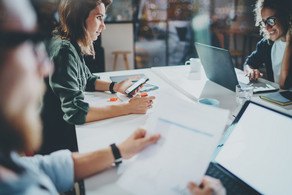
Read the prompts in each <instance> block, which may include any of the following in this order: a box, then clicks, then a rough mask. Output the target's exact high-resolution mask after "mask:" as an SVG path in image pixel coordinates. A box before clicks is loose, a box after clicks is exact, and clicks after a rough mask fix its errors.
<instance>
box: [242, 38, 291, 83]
mask: <svg viewBox="0 0 292 195" xmlns="http://www.w3.org/2000/svg"><path fill="white" fill-rule="evenodd" d="M272 46H273V42H271V41H270V43H268V40H265V39H262V40H261V41H259V42H258V44H257V47H256V50H255V51H254V52H252V53H251V55H250V56H248V57H247V59H246V61H245V63H244V66H246V65H250V66H252V67H253V68H256V69H258V68H261V67H265V68H266V71H267V79H268V80H270V81H272V82H274V72H273V68H272V59H271V50H272ZM284 86H285V88H291V87H292V67H290V70H289V74H288V76H287V79H286V81H285V84H284Z"/></svg>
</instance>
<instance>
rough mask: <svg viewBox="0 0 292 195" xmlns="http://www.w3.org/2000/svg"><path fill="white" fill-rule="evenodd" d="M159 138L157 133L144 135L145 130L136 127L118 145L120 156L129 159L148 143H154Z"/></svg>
mask: <svg viewBox="0 0 292 195" xmlns="http://www.w3.org/2000/svg"><path fill="white" fill-rule="evenodd" d="M159 139H160V135H159V134H154V135H150V136H146V130H144V129H140V128H139V129H137V130H136V131H135V132H134V133H133V134H132V135H131V136H130V137H128V138H127V139H126V140H125V141H124V142H123V143H121V144H120V145H118V148H119V150H120V152H121V155H122V158H124V159H129V158H131V157H133V156H134V155H136V154H138V153H139V152H140V151H142V150H143V149H144V148H146V147H147V146H148V145H150V144H154V143H156V142H157V141H158V140H159Z"/></svg>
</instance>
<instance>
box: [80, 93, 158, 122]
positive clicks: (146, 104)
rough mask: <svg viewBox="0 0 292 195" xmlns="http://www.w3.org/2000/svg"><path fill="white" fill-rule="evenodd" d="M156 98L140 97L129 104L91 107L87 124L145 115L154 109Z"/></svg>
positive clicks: (87, 116)
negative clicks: (119, 117) (128, 115)
mask: <svg viewBox="0 0 292 195" xmlns="http://www.w3.org/2000/svg"><path fill="white" fill-rule="evenodd" d="M154 99H155V97H154V96H149V97H141V96H140V95H137V96H135V97H134V98H132V99H131V100H130V101H129V102H128V103H124V104H117V105H106V106H99V107H97V106H90V107H89V111H88V113H87V115H86V119H85V121H86V122H92V121H97V120H102V119H107V118H112V117H117V116H122V115H127V114H145V113H146V112H147V110H148V109H150V108H152V104H153V101H152V100H154Z"/></svg>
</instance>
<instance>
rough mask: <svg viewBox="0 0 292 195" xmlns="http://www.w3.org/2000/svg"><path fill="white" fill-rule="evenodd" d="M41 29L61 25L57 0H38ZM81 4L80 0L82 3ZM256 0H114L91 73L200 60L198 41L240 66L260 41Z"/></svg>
mask: <svg viewBox="0 0 292 195" xmlns="http://www.w3.org/2000/svg"><path fill="white" fill-rule="evenodd" d="M35 1H36V2H37V3H36V4H37V6H36V7H37V10H38V13H39V15H40V16H41V18H42V20H41V22H40V23H41V24H40V26H41V28H43V29H46V28H47V29H48V28H49V30H52V29H53V28H54V27H55V26H57V25H58V15H57V13H56V12H57V6H58V3H59V0H35ZM80 1H82V0H80ZM255 1H256V0H113V3H112V5H111V6H110V7H109V9H108V10H107V13H106V16H105V22H106V30H104V31H103V32H102V35H101V36H100V37H99V38H98V40H97V41H96V42H95V50H96V54H97V56H96V58H95V59H93V58H92V57H87V58H86V61H87V64H88V66H89V68H90V69H91V71H92V72H104V71H112V70H113V65H114V63H115V56H116V55H115V54H113V52H115V51H122V52H123V51H125V52H127V54H125V56H126V61H127V62H125V59H124V58H123V55H122V54H121V55H117V56H116V57H117V61H116V64H117V70H123V69H126V66H125V63H128V65H129V67H130V69H137V68H149V67H154V66H172V65H183V64H184V63H185V61H186V60H188V59H189V58H196V57H198V56H197V53H196V50H195V47H194V42H200V43H206V44H209V45H213V46H216V47H221V48H224V49H228V50H229V51H230V53H231V55H232V58H233V60H234V65H235V66H236V67H237V68H242V65H243V63H244V60H245V58H246V57H247V56H248V55H249V54H250V53H251V52H252V51H253V50H254V49H255V46H256V43H257V42H258V41H259V40H260V39H261V37H260V36H259V30H258V29H256V28H255V27H254V14H253V9H254V4H255Z"/></svg>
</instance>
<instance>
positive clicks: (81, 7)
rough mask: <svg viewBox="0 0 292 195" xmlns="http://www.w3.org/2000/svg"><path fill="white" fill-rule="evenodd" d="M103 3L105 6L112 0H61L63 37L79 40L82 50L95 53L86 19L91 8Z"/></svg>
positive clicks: (60, 29) (61, 33)
mask: <svg viewBox="0 0 292 195" xmlns="http://www.w3.org/2000/svg"><path fill="white" fill-rule="evenodd" d="M101 3H103V4H104V5H105V8H106V9H107V8H108V6H109V5H110V4H111V3H112V0H61V1H60V5H59V9H58V12H59V17H60V27H59V33H60V35H61V38H63V39H67V40H74V41H77V42H78V44H79V46H80V48H81V52H82V53H83V54H85V55H93V56H94V55H95V52H94V48H93V40H91V38H90V35H89V33H88V31H87V29H86V24H85V21H86V19H87V17H88V16H89V13H90V11H91V10H93V9H95V8H96V6H98V5H100V4H101Z"/></svg>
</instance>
